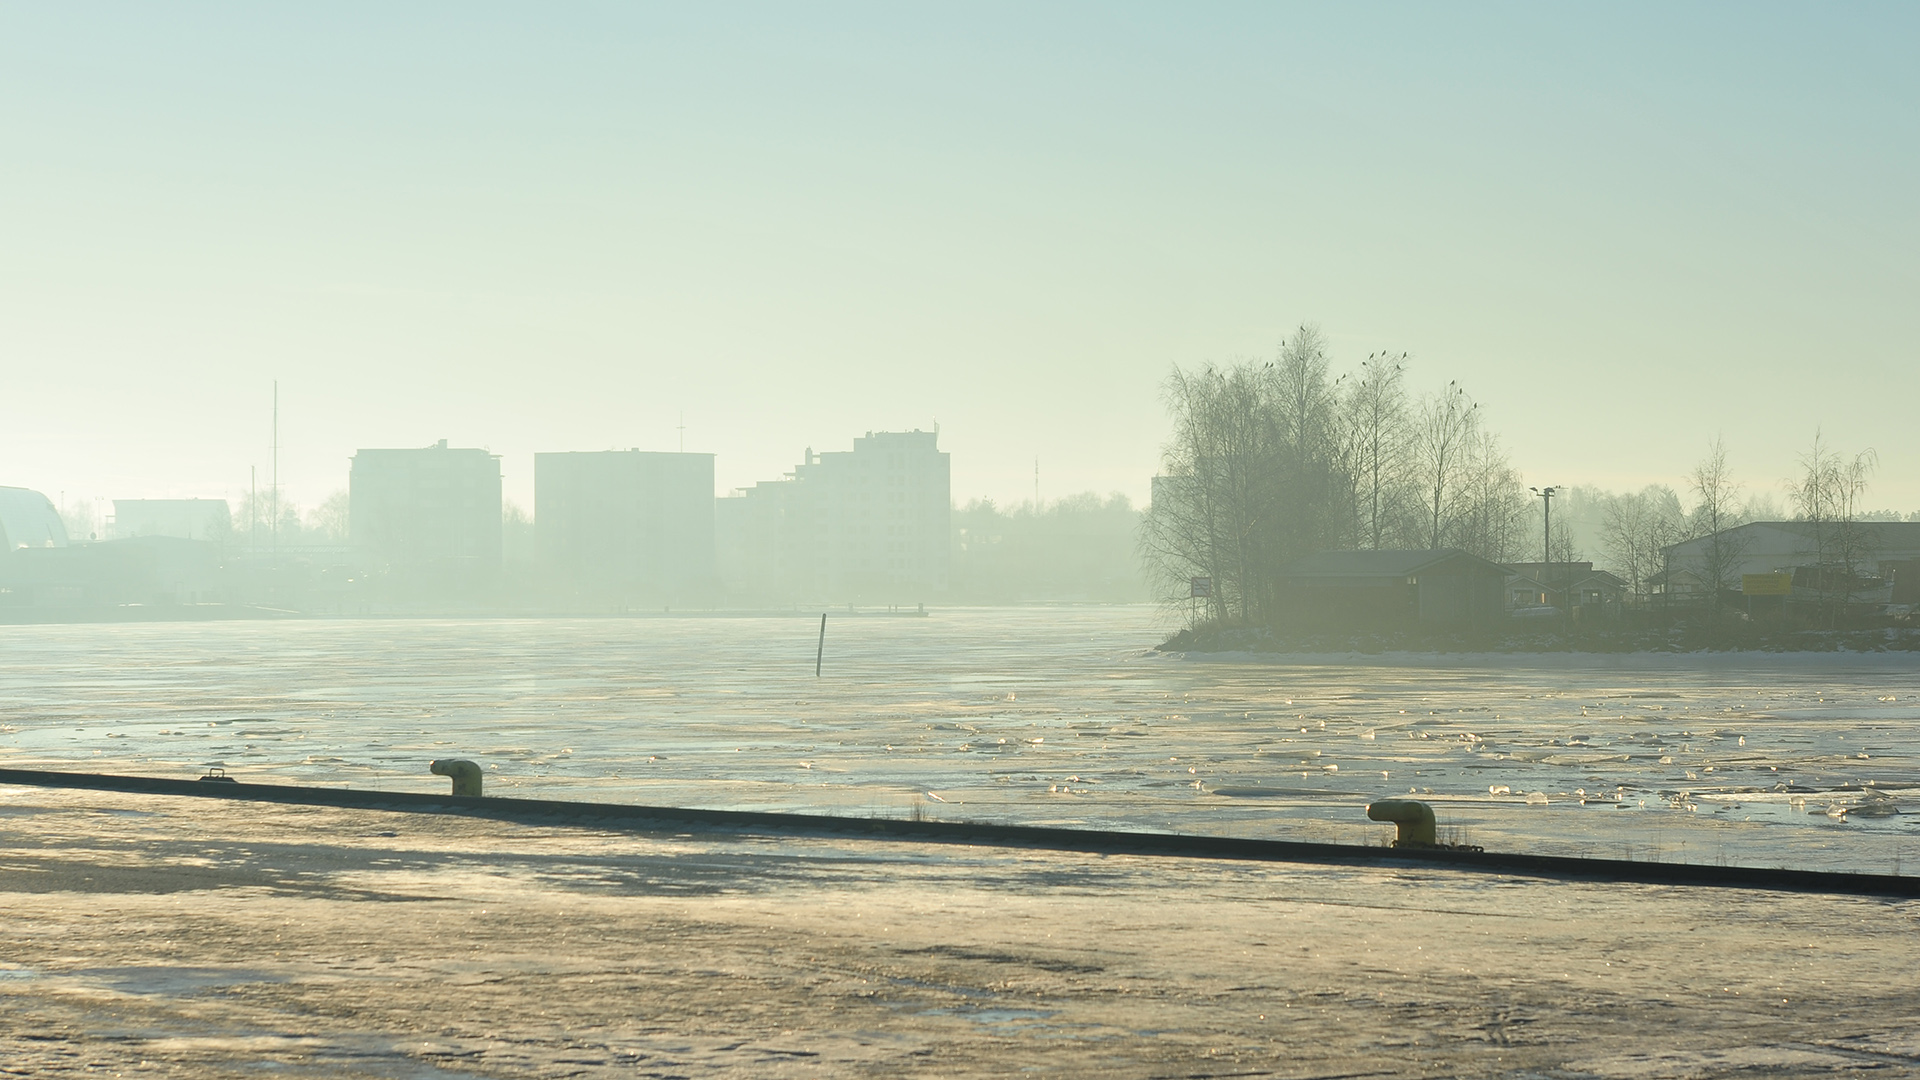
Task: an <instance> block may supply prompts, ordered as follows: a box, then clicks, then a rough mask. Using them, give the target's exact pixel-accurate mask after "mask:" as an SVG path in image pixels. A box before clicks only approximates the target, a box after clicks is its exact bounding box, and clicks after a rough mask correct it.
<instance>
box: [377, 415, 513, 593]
mask: <svg viewBox="0 0 1920 1080" xmlns="http://www.w3.org/2000/svg"><path fill="white" fill-rule="evenodd" d="M347 500H348V506H347V534H348V542H349V544H350V546H351V547H352V548H353V550H354V552H355V554H356V555H357V556H359V557H360V558H361V559H362V560H363V561H365V562H367V563H369V564H370V565H373V566H375V567H376V568H383V569H387V570H392V571H396V572H404V573H415V572H422V571H427V570H430V569H431V570H438V571H445V572H455V573H460V574H469V575H470V574H491V573H497V572H498V571H499V569H500V532H501V530H500V459H499V458H497V457H495V456H494V455H492V454H490V453H488V452H487V451H485V450H476V449H462V448H458V447H448V446H447V440H445V439H441V440H440V441H439V443H437V444H436V445H433V446H429V447H425V448H422V449H418V450H361V451H359V452H357V453H355V454H354V455H353V467H352V470H351V471H350V473H349V474H348V481H347Z"/></svg>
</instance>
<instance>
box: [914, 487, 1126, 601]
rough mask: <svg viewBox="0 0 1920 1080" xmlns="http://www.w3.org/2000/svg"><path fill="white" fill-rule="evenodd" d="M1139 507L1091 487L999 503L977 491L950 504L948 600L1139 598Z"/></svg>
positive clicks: (1103, 599)
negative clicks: (1048, 499) (1053, 497)
mask: <svg viewBox="0 0 1920 1080" xmlns="http://www.w3.org/2000/svg"><path fill="white" fill-rule="evenodd" d="M1140 521H1141V513H1140V511H1139V510H1137V509H1135V508H1134V506H1133V503H1132V502H1131V501H1129V500H1128V499H1127V497H1126V496H1125V495H1120V494H1114V495H1109V496H1107V497H1105V498H1102V497H1101V496H1099V495H1096V494H1094V493H1093V492H1085V493H1082V494H1079V495H1072V496H1069V497H1067V498H1064V499H1060V500H1058V501H1056V502H1052V503H1046V504H1044V505H1042V506H1041V507H1040V508H1039V509H1038V510H1036V509H1035V507H1034V504H1032V503H1023V504H1021V505H1019V506H1016V507H1013V508H1012V509H1008V510H1003V509H1001V508H1000V507H999V506H997V505H995V503H994V502H993V501H992V500H991V499H976V500H974V501H973V502H970V503H968V504H967V505H966V506H965V507H962V508H958V509H956V510H954V512H953V564H952V571H951V578H950V581H951V591H950V594H949V597H950V600H951V602H953V603H961V604H1017V603H1032V602H1038V601H1073V602H1098V603H1129V602H1133V603H1137V602H1139V601H1142V600H1146V599H1148V588H1147V579H1146V578H1145V576H1144V575H1142V573H1141V570H1140V560H1139V558H1138V556H1137V555H1136V554H1135V542H1136V539H1137V537H1138V536H1139V533H1140Z"/></svg>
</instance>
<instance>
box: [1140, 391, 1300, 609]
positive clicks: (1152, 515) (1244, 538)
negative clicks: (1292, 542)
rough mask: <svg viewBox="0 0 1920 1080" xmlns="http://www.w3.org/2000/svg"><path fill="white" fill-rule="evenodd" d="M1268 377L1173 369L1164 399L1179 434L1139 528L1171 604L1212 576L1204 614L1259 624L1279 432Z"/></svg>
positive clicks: (1168, 450)
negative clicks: (1274, 442)
mask: <svg viewBox="0 0 1920 1080" xmlns="http://www.w3.org/2000/svg"><path fill="white" fill-rule="evenodd" d="M1264 374H1265V372H1264V371H1263V369H1261V368H1256V367H1254V366H1253V365H1250V364H1242V365H1239V366H1237V367H1234V368H1230V369H1225V370H1222V369H1220V368H1216V367H1213V366H1211V365H1209V366H1207V367H1204V368H1201V369H1200V370H1198V371H1194V372H1185V371H1181V370H1179V369H1177V368H1176V369H1175V370H1174V371H1173V373H1172V374H1171V375H1169V376H1168V378H1167V383H1166V387H1165V397H1166V401H1167V408H1168V411H1169V412H1170V413H1171V414H1172V417H1173V422H1174V424H1173V427H1174V431H1173V437H1172V438H1171V439H1170V440H1169V441H1168V443H1167V445H1166V446H1165V448H1164V449H1163V451H1162V472H1163V475H1162V476H1161V477H1159V478H1157V479H1156V481H1155V484H1154V497H1153V504H1152V506H1150V507H1149V510H1148V514H1147V516H1146V519H1145V522H1144V524H1143V527H1142V531H1141V554H1142V556H1143V557H1144V558H1145V560H1146V562H1147V563H1148V566H1149V568H1150V569H1151V570H1152V572H1153V574H1154V576H1155V578H1156V580H1157V582H1158V584H1159V585H1160V586H1161V590H1162V594H1163V596H1164V597H1166V598H1167V599H1184V598H1185V596H1186V592H1187V590H1186V585H1187V580H1188V578H1190V577H1206V578H1211V579H1212V584H1213V590H1212V595H1211V596H1210V597H1209V598H1208V602H1207V609H1208V614H1209V615H1210V616H1211V617H1213V618H1216V619H1224V618H1232V617H1236V616H1237V617H1239V618H1243V619H1251V618H1254V617H1255V615H1256V612H1257V609H1258V608H1259V606H1260V601H1261V594H1262V592H1263V590H1262V589H1261V588H1260V585H1261V583H1260V582H1258V581H1257V580H1256V579H1255V574H1256V572H1257V571H1258V570H1260V569H1262V568H1264V566H1265V564H1266V561H1267V560H1266V559H1265V558H1264V557H1263V552H1262V543H1263V541H1264V539H1265V535H1264V534H1265V532H1266V530H1265V529H1264V528H1263V526H1264V525H1265V524H1266V518H1267V515H1268V514H1269V513H1270V512H1271V509H1272V508H1271V507H1270V506H1269V505H1268V500H1267V499H1265V498H1264V497H1263V495H1264V490H1263V489H1265V488H1266V487H1267V486H1268V484H1267V478H1266V476H1265V475H1264V474H1265V473H1266V472H1267V471H1268V470H1269V468H1270V459H1271V456H1272V455H1271V452H1270V437H1271V436H1272V434H1273V432H1274V430H1275V427H1274V425H1273V423H1272V422H1271V418H1270V416H1269V409H1268V408H1267V405H1268V402H1267V400H1266V398H1267V394H1266V389H1267V386H1266V383H1267V382H1268V380H1267V379H1266V378H1265V377H1264Z"/></svg>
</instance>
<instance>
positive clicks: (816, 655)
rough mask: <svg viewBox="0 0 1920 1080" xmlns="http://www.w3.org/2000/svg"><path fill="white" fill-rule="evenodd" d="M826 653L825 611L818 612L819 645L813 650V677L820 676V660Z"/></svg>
mask: <svg viewBox="0 0 1920 1080" xmlns="http://www.w3.org/2000/svg"><path fill="white" fill-rule="evenodd" d="M826 655H827V613H826V612H824V611H823V612H821V613H820V647H819V648H817V649H815V650H814V651H813V677H814V678H816V679H817V678H819V677H820V661H821V660H823V659H825V658H826Z"/></svg>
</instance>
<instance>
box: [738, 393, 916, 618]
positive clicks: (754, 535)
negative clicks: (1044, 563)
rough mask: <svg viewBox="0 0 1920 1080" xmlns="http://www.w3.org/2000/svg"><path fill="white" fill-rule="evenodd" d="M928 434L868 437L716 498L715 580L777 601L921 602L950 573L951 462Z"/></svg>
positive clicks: (809, 453) (888, 433)
mask: <svg viewBox="0 0 1920 1080" xmlns="http://www.w3.org/2000/svg"><path fill="white" fill-rule="evenodd" d="M938 439H939V436H938V434H937V433H935V432H931V431H918V430H916V431H882V432H871V431H870V432H868V433H867V434H866V436H865V437H863V438H857V439H855V440H853V449H852V450H848V451H832V452H828V453H822V454H816V453H814V452H813V451H812V450H811V449H809V450H808V451H807V455H806V460H805V462H803V463H802V464H801V465H800V466H799V467H797V468H796V469H794V471H793V473H792V474H791V475H790V476H789V478H787V479H785V480H779V481H771V482H764V483H760V484H756V485H754V486H753V487H752V488H749V489H747V490H746V491H745V492H743V493H742V494H740V495H738V496H734V497H731V498H726V499H721V500H720V501H719V505H718V506H717V507H716V515H715V522H716V526H717V527H718V529H719V534H720V535H719V537H718V549H719V555H720V560H721V572H722V575H723V577H724V578H725V579H726V580H727V582H728V584H729V585H730V586H732V588H733V589H734V590H735V591H736V592H737V593H743V594H746V595H748V596H751V597H754V598H759V599H769V600H781V601H802V600H806V601H828V602H836V603H844V602H870V603H872V602H878V603H901V604H906V603H924V602H927V601H929V600H933V599H935V598H938V597H942V596H944V595H945V594H946V591H947V585H948V577H949V573H950V569H951V551H952V549H951V543H952V540H951V533H952V507H953V501H952V500H953V486H952V467H951V461H950V455H949V454H947V453H946V452H944V451H942V450H941V449H940V448H939V445H938Z"/></svg>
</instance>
